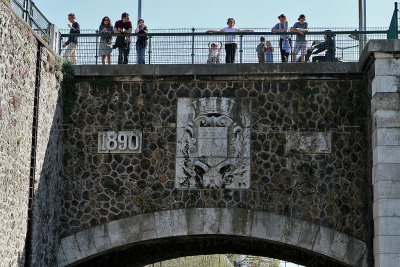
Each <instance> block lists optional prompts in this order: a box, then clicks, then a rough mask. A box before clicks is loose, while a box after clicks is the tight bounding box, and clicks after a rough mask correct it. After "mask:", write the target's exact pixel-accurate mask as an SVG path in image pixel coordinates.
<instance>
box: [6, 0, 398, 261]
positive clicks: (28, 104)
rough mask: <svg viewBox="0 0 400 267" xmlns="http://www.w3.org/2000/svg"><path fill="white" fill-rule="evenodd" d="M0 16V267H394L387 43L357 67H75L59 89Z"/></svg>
mask: <svg viewBox="0 0 400 267" xmlns="http://www.w3.org/2000/svg"><path fill="white" fill-rule="evenodd" d="M0 3H1V5H0V14H1V16H0V36H1V39H0V44H1V49H0V136H1V138H0V175H1V176H0V184H1V186H0V236H1V238H0V255H1V257H0V265H1V266H3V265H4V266H22V265H25V266H57V265H58V266H66V265H69V266H141V265H145V264H150V263H154V262H157V261H160V260H165V259H170V258H176V257H180V256H187V255H196V254H208V253H210V254H212V253H240V254H242V253H243V254H253V255H254V254H255V255H261V256H269V257H274V258H279V259H284V260H288V261H292V262H295V263H299V264H302V265H306V266H322V265H324V266H385V267H386V266H400V257H399V255H400V250H399V248H400V230H399V229H400V228H399V225H400V97H399V73H400V60H399V52H398V51H400V42H399V41H398V40H380V41H374V40H372V41H370V42H369V43H368V44H367V46H366V47H365V49H364V51H363V54H362V56H361V57H360V61H359V62H358V63H318V64H311V63H310V64H231V65H225V64H223V65H215V66H209V65H143V66H138V65H129V66H75V67H74V71H75V76H74V77H72V76H68V75H66V74H67V73H66V72H64V82H63V83H64V90H61V87H60V81H61V76H62V74H61V65H60V64H59V63H60V62H59V61H57V58H56V57H55V55H54V53H53V51H52V50H51V48H50V47H48V45H47V44H46V43H45V42H44V41H43V40H42V39H41V38H40V37H39V36H38V35H37V34H36V33H35V32H34V31H33V30H31V29H30V28H29V27H28V25H27V24H26V23H25V22H24V21H23V20H22V19H21V18H20V17H19V15H18V14H16V13H15V12H14V11H13V10H12V9H11V8H10V6H9V3H8V1H6V0H0ZM66 88H68V90H67V89H66ZM63 121H64V122H66V123H67V124H65V123H63Z"/></svg>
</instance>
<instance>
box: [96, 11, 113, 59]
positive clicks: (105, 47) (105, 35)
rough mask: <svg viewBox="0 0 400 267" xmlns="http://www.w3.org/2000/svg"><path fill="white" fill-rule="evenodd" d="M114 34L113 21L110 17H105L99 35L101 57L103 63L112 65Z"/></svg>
mask: <svg viewBox="0 0 400 267" xmlns="http://www.w3.org/2000/svg"><path fill="white" fill-rule="evenodd" d="M113 32H114V30H113V26H112V23H111V20H110V18H109V17H107V16H106V17H104V18H103V19H102V20H101V24H100V27H99V33H100V34H101V38H100V47H99V55H100V56H101V63H102V64H103V65H104V64H106V57H107V63H108V64H111V51H112V41H111V39H112V37H111V34H112V33H113Z"/></svg>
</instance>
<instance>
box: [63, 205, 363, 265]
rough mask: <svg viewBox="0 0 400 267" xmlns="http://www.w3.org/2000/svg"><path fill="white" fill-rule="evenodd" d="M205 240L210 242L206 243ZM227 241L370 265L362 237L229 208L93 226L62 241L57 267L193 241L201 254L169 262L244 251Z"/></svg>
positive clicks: (157, 214)
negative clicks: (208, 253) (233, 248)
mask: <svg viewBox="0 0 400 267" xmlns="http://www.w3.org/2000/svg"><path fill="white" fill-rule="evenodd" d="M205 240H211V242H208V243H204V241H205ZM224 240H225V241H227V242H225V244H228V245H227V246H228V247H229V244H230V242H232V243H231V244H235V242H236V244H237V246H238V250H240V251H246V252H247V250H246V247H247V248H253V249H254V248H260V245H262V244H264V243H265V244H270V246H269V247H265V248H270V249H271V251H272V250H273V249H272V248H273V247H274V246H278V248H279V246H282V247H284V248H285V249H286V248H288V249H292V250H293V251H294V252H293V253H296V251H297V252H298V251H301V253H304V255H315V256H316V257H320V258H325V259H327V260H328V261H332V262H336V263H337V264H338V265H343V266H347V265H350V266H367V246H366V243H365V242H363V241H361V240H359V239H356V238H354V237H351V236H348V235H346V234H344V233H341V232H338V231H336V230H333V229H329V228H327V227H324V226H320V225H317V224H313V223H310V222H308V221H304V220H299V219H296V218H291V217H288V216H283V215H278V214H275V213H270V212H265V211H251V210H246V209H227V208H192V209H178V210H167V211H159V212H154V213H146V214H141V215H136V216H131V217H127V218H124V219H120V220H117V221H112V222H108V223H105V224H101V225H97V226H94V227H92V228H90V229H87V230H84V231H81V232H78V233H75V234H73V235H71V236H68V237H65V238H63V239H62V240H61V246H60V248H59V251H58V265H59V266H65V265H79V264H80V263H86V264H87V263H88V262H90V261H91V260H96V259H103V260H105V259H107V255H108V254H112V255H114V256H115V255H118V254H119V253H121V254H120V255H124V257H126V255H131V254H129V253H125V254H124V253H123V252H124V251H129V250H132V248H133V249H135V246H136V249H137V248H138V246H145V247H148V248H150V249H151V247H152V246H153V245H158V246H159V248H162V247H164V248H168V246H171V244H175V243H176V244H181V245H184V244H190V242H192V243H194V242H198V243H199V244H203V245H204V246H203V248H202V249H198V251H196V250H192V251H190V252H184V251H176V253H174V252H172V254H171V255H166V258H165V259H168V258H174V257H181V256H189V255H196V254H207V251H208V250H212V251H215V249H216V250H218V252H221V253H229V252H235V253H240V251H225V250H224V248H220V249H219V247H218V244H219V243H218V242H224ZM213 244H214V245H213ZM221 244H223V243H221ZM271 244H272V246H271ZM226 249H228V248H226ZM228 250H229V249H228ZM230 250H232V249H230ZM138 251H139V250H138ZM173 251H175V250H173ZM186 251H187V250H186ZM256 252H257V254H264V255H262V256H274V255H271V253H268V252H266V251H265V253H264V252H263V251H261V250H259V251H256ZM272 252H273V251H272ZM210 254H211V253H210ZM249 254H250V253H249ZM272 254H273V253H272ZM159 260H164V259H161V258H160V259H159ZM285 260H291V261H294V260H293V259H290V257H289V258H288V257H286V259H285ZM100 262H101V261H100ZM294 262H296V261H294ZM142 263H145V264H147V263H151V262H145V261H143V262H142ZM298 263H299V264H301V262H298ZM332 266H334V265H332Z"/></svg>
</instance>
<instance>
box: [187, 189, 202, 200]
mask: <svg viewBox="0 0 400 267" xmlns="http://www.w3.org/2000/svg"><path fill="white" fill-rule="evenodd" d="M199 195H200V194H199V192H198V191H190V195H189V199H190V201H192V202H196V200H197V199H198V198H199Z"/></svg>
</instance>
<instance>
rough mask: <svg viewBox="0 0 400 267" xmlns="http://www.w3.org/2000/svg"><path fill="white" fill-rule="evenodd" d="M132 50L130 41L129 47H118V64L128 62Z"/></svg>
mask: <svg viewBox="0 0 400 267" xmlns="http://www.w3.org/2000/svg"><path fill="white" fill-rule="evenodd" d="M130 50H131V43H130V42H129V43H128V47H127V48H125V47H118V64H128V56H129V52H130Z"/></svg>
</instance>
